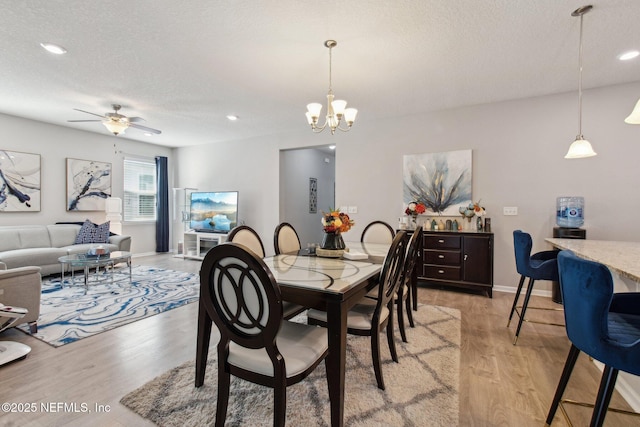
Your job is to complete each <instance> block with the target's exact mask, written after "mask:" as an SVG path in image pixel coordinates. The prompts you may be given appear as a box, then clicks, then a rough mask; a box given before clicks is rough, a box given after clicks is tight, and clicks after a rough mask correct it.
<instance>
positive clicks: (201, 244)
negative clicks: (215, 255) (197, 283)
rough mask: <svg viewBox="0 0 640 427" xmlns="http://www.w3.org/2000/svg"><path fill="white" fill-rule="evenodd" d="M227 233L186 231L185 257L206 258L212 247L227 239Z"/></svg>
mask: <svg viewBox="0 0 640 427" xmlns="http://www.w3.org/2000/svg"><path fill="white" fill-rule="evenodd" d="M227 236H228V235H227V234H221V233H207V232H198V231H193V230H189V231H186V232H185V233H184V249H183V251H184V257H185V258H190V259H198V260H202V259H204V256H205V255H206V254H207V252H209V250H210V249H211V248H213V247H214V246H217V245H219V244H222V243H224V242H226V241H227Z"/></svg>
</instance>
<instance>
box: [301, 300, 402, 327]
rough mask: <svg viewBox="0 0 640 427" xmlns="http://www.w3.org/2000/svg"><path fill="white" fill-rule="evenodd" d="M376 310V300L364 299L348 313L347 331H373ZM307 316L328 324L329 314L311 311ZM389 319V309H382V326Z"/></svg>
mask: <svg viewBox="0 0 640 427" xmlns="http://www.w3.org/2000/svg"><path fill="white" fill-rule="evenodd" d="M375 310H376V300H374V299H370V298H365V299H362V300H361V301H360V302H359V303H358V304H356V305H354V306H353V307H352V308H351V309H350V310H349V312H348V313H347V329H352V330H356V329H359V330H363V331H368V330H371V326H372V325H371V322H372V319H373V314H374V312H375ZM307 315H308V316H309V317H313V318H314V319H316V320H320V321H321V322H323V323H326V322H327V312H326V311H321V310H315V309H311V310H309V311H308V313H307ZM388 317H389V309H388V308H387V307H382V311H381V312H380V321H379V323H380V324H383V323H384V322H385V321H386V320H387V318H388Z"/></svg>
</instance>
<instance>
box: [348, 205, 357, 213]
mask: <svg viewBox="0 0 640 427" xmlns="http://www.w3.org/2000/svg"><path fill="white" fill-rule="evenodd" d="M348 213H350V214H357V213H358V207H357V206H349V210H348Z"/></svg>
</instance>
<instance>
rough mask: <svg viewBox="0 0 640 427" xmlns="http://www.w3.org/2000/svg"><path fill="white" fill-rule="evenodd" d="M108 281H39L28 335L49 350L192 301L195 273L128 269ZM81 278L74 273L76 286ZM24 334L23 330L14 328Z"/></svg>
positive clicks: (196, 284)
mask: <svg viewBox="0 0 640 427" xmlns="http://www.w3.org/2000/svg"><path fill="white" fill-rule="evenodd" d="M116 271H117V273H116V274H115V278H114V283H113V284H112V283H111V281H110V280H108V278H105V279H106V280H103V281H101V282H100V283H90V284H89V287H88V290H87V292H86V294H85V289H84V285H82V284H80V283H76V284H75V285H72V286H71V283H70V277H68V276H66V277H65V282H64V284H61V282H60V278H54V279H51V280H43V282H42V299H41V301H40V317H39V318H38V332H37V333H36V334H33V336H34V337H35V338H38V339H40V340H42V341H44V342H46V343H48V344H51V345H52V346H54V347H60V346H63V345H65V344H69V343H72V342H74V341H78V340H80V339H82V338H86V337H90V336H92V335H95V334H99V333H101V332H105V331H108V330H110V329H114V328H117V327H118V326H122V325H126V324H127V323H131V322H135V321H136V320H140V319H144V318H145V317H149V316H153V315H155V314H159V313H162V312H164V311H168V310H171V309H174V308H177V307H180V306H182V305H185V304H189V303H191V302H194V301H197V300H198V295H199V290H200V279H199V276H198V275H197V274H192V273H184V272H181V271H173V270H164V269H161V268H154V267H145V266H134V267H132V281H131V284H129V274H128V273H129V270H128V269H127V268H125V269H118V270H116ZM94 278H95V277H94ZM81 280H82V275H81V274H76V282H80V281H81ZM19 328H20V329H21V330H22V331H24V332H26V333H28V330H29V328H28V326H27V325H22V326H21V327H19Z"/></svg>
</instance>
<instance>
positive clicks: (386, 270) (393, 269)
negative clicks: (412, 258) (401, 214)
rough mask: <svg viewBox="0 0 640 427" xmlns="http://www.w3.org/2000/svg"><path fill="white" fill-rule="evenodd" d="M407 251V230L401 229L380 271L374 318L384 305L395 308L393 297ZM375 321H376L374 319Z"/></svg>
mask: <svg viewBox="0 0 640 427" xmlns="http://www.w3.org/2000/svg"><path fill="white" fill-rule="evenodd" d="M406 252H407V232H406V231H404V230H401V231H399V232H398V234H396V236H395V237H394V238H393V242H391V247H390V248H389V252H387V256H386V257H385V259H384V264H383V265H382V271H381V272H380V286H378V307H377V308H376V314H375V315H374V319H375V318H376V317H377V318H378V319H379V318H380V317H381V313H382V310H384V307H389V308H390V310H393V304H392V302H393V298H394V296H395V294H396V292H397V290H398V286H399V285H400V281H401V279H402V273H403V268H404V258H405V256H406ZM374 323H375V321H374Z"/></svg>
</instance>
